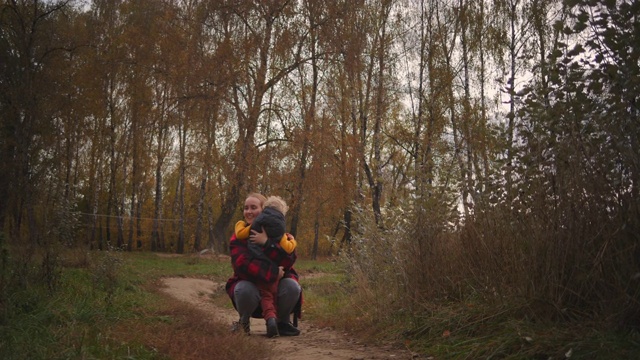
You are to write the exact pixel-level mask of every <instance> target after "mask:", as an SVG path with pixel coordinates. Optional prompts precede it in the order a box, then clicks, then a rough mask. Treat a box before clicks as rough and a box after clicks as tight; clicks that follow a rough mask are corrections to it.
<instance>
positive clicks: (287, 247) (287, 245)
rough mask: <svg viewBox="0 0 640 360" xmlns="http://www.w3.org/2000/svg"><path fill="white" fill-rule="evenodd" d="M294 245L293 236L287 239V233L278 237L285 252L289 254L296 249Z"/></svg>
mask: <svg viewBox="0 0 640 360" xmlns="http://www.w3.org/2000/svg"><path fill="white" fill-rule="evenodd" d="M236 236H237V235H236ZM296 246H298V242H297V241H296V239H294V238H293V236H291V239H289V238H288V237H287V234H284V235H283V236H282V239H280V247H281V248H283V249H284V251H286V252H287V254H291V253H292V252H293V250H295V249H296Z"/></svg>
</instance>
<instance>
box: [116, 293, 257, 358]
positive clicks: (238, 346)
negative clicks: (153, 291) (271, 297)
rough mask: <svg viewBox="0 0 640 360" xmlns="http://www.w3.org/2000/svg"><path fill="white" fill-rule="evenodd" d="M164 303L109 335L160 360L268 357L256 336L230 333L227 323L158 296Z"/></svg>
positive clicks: (166, 297) (170, 299) (121, 324)
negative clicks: (139, 346)
mask: <svg viewBox="0 0 640 360" xmlns="http://www.w3.org/2000/svg"><path fill="white" fill-rule="evenodd" d="M158 294H159V296H162V297H163V298H164V299H165V300H164V301H163V302H162V303H161V305H160V306H159V308H158V309H156V310H153V312H152V313H149V314H144V319H130V320H127V321H122V322H120V323H119V324H118V325H117V326H116V327H114V328H113V329H112V333H111V336H112V337H113V338H115V339H120V340H121V341H122V342H126V343H138V344H143V345H144V346H145V347H147V348H150V349H154V351H156V352H157V353H158V354H161V355H160V356H162V357H167V358H170V359H176V360H190V359H194V360H195V359H229V360H236V359H238V360H239V359H247V358H258V359H264V358H268V357H269V355H270V353H269V351H270V349H269V347H267V346H264V344H263V343H262V342H261V341H260V339H257V338H255V337H253V338H252V337H249V336H244V335H243V334H233V333H231V332H230V331H229V325H228V324H219V323H216V322H214V321H213V320H212V319H211V317H210V316H203V314H202V312H201V311H199V310H197V309H193V308H191V307H189V306H185V305H184V304H183V303H181V302H177V301H175V300H174V299H172V298H170V297H168V296H167V295H165V294H161V293H158Z"/></svg>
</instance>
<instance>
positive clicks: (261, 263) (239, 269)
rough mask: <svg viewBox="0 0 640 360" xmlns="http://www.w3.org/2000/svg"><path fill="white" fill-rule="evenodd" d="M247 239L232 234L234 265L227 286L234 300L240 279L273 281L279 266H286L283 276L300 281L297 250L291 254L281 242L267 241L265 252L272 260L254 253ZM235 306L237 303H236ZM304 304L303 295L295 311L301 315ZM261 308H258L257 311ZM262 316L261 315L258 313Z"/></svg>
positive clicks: (230, 244)
mask: <svg viewBox="0 0 640 360" xmlns="http://www.w3.org/2000/svg"><path fill="white" fill-rule="evenodd" d="M247 241H248V240H247V239H244V240H239V239H237V238H236V235H235V234H234V235H232V236H231V240H230V243H229V251H230V254H231V266H232V267H233V276H231V277H230V278H229V280H227V284H226V286H225V288H226V290H227V294H228V295H229V297H230V298H231V301H232V302H233V289H234V288H235V286H236V284H237V283H238V281H240V280H248V281H251V282H254V283H261V282H262V283H272V282H274V281H276V280H277V279H278V272H279V269H278V267H279V266H282V267H284V271H285V272H284V276H283V278H291V279H294V280H295V281H298V273H297V272H296V271H295V269H294V268H293V264H294V263H295V261H296V257H297V256H296V252H295V251H294V252H293V253H291V254H287V252H286V251H285V250H284V249H283V248H282V247H280V244H279V243H277V242H274V241H271V240H268V241H267V244H266V245H265V247H264V254H265V255H266V257H267V258H269V260H270V261H267V260H266V259H261V258H258V257H256V256H254V255H252V253H251V251H250V250H249V246H248V244H247ZM234 306H235V304H234ZM301 306H302V296H300V301H299V302H298V306H296V309H295V312H296V315H297V317H298V318H299V317H300V308H301ZM258 310H260V311H261V309H259V307H258V309H257V310H256V313H257V311H258ZM258 317H260V315H258Z"/></svg>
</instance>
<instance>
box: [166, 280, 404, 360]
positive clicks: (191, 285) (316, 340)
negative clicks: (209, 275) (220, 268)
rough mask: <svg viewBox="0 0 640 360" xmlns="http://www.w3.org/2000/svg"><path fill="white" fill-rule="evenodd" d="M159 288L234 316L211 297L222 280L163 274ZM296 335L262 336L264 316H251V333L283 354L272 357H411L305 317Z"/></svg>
mask: <svg viewBox="0 0 640 360" xmlns="http://www.w3.org/2000/svg"><path fill="white" fill-rule="evenodd" d="M163 282H164V285H165V287H164V288H163V289H162V290H163V291H165V292H166V293H168V294H169V295H171V296H173V297H174V298H176V299H178V300H181V301H184V302H186V303H189V304H191V305H192V306H195V307H197V308H199V309H201V310H203V311H205V312H206V313H207V314H210V315H211V316H212V317H213V318H214V319H215V320H217V321H219V322H221V323H223V324H229V327H230V326H231V323H232V322H233V321H235V320H237V313H236V312H235V311H234V310H233V309H226V308H221V307H219V306H216V305H215V304H214V303H213V302H212V301H211V294H213V293H214V291H216V289H220V287H221V286H224V285H223V284H218V283H214V282H212V281H209V280H203V279H191V278H165V279H163ZM298 328H299V329H300V330H301V334H300V336H294V337H285V336H281V337H276V338H273V339H268V338H267V337H266V331H265V325H264V320H261V319H251V334H252V336H261V337H264V340H265V342H266V343H267V344H272V346H273V348H274V350H275V351H274V353H275V354H286V356H282V357H278V356H276V357H275V358H274V359H275V360H280V359H282V360H311V359H313V360H329V359H331V360H336V359H338V360H342V359H344V360H346V359H349V360H365V359H415V358H416V357H415V356H413V355H412V354H411V353H410V352H408V351H399V350H395V349H391V348H390V347H371V346H366V345H363V344H360V343H358V342H357V341H355V340H354V339H350V338H349V337H348V336H346V335H344V334H340V333H338V332H335V331H333V330H330V329H320V328H318V327H316V326H314V325H313V324H312V323H310V322H309V321H300V322H299V323H298Z"/></svg>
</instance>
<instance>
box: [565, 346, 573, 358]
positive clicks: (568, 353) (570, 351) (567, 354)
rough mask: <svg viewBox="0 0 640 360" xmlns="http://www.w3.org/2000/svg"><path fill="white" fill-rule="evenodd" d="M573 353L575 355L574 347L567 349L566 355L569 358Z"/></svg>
mask: <svg viewBox="0 0 640 360" xmlns="http://www.w3.org/2000/svg"><path fill="white" fill-rule="evenodd" d="M571 355H573V348H571V349H569V351H567V352H566V353H565V354H564V357H566V358H567V359H568V358H570V357H571Z"/></svg>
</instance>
